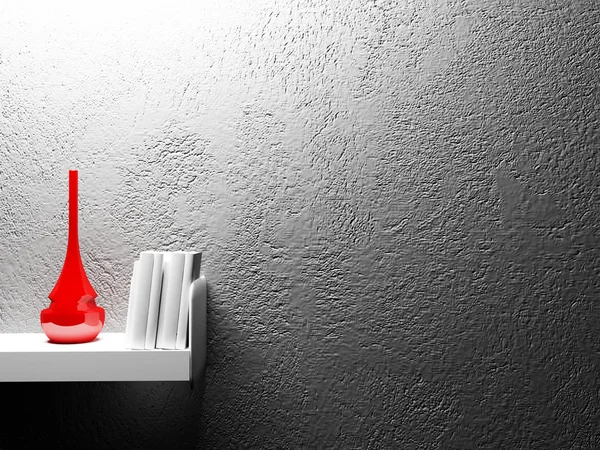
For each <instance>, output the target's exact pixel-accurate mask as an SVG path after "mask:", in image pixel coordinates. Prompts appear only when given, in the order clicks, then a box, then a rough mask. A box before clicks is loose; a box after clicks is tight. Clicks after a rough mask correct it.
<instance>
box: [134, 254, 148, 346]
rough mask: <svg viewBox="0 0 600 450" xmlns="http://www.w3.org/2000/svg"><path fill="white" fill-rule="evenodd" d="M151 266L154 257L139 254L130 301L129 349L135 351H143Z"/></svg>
mask: <svg viewBox="0 0 600 450" xmlns="http://www.w3.org/2000/svg"><path fill="white" fill-rule="evenodd" d="M153 266H154V255H153V254H152V252H142V253H140V261H139V270H138V276H137V289H136V297H135V298H133V299H132V301H133V305H132V313H133V319H132V322H131V342H130V344H131V346H130V347H129V348H133V349H137V350H140V349H143V348H144V344H145V342H146V326H147V325H148V306H149V304H150V287H151V285H152V268H153Z"/></svg>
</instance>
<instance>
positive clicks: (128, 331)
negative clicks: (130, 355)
mask: <svg viewBox="0 0 600 450" xmlns="http://www.w3.org/2000/svg"><path fill="white" fill-rule="evenodd" d="M139 272H140V262H139V260H138V261H134V263H133V274H132V276H131V285H130V287H129V305H128V306H127V325H126V326H125V347H126V348H131V346H132V344H133V332H132V327H133V316H134V304H135V300H136V298H137V285H138V278H139Z"/></svg>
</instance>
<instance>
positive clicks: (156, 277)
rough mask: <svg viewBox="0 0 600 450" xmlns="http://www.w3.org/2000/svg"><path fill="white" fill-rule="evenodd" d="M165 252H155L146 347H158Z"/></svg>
mask: <svg viewBox="0 0 600 450" xmlns="http://www.w3.org/2000/svg"><path fill="white" fill-rule="evenodd" d="M163 256H164V255H163V253H160V252H155V253H154V263H153V267H152V285H151V287H150V302H149V304H148V321H147V323H146V337H145V340H144V348H145V349H148V350H149V349H153V348H156V330H157V327H158V312H159V309H160V297H161V290H162V285H163Z"/></svg>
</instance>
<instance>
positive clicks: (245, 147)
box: [0, 0, 600, 450]
mask: <svg viewBox="0 0 600 450" xmlns="http://www.w3.org/2000/svg"><path fill="white" fill-rule="evenodd" d="M231 3H232V4H231V9H230V10H229V9H228V10H227V14H222V15H219V16H218V17H217V16H215V17H214V18H213V19H214V20H206V19H205V18H206V17H208V16H207V15H204V16H201V15H200V13H193V12H192V11H186V10H176V7H173V8H174V10H173V11H171V10H168V11H163V12H162V13H161V17H158V15H157V16H156V17H154V16H153V13H148V14H146V15H144V16H143V17H142V18H140V19H139V20H133V19H132V20H131V22H127V20H125V19H126V17H125V16H124V17H125V18H124V19H122V20H123V22H119V20H121V19H119V17H116V18H113V19H114V20H115V21H116V22H114V23H116V25H114V29H112V28H111V29H107V30H108V31H107V30H104V29H103V28H102V27H100V28H99V29H98V30H99V31H94V32H93V33H92V32H90V33H89V34H87V31H86V30H88V29H90V28H92V29H94V28H93V27H94V23H95V22H93V21H91V22H89V23H87V22H86V24H87V25H85V27H84V26H83V25H80V24H78V23H77V22H76V21H75V20H74V19H73V22H70V21H69V20H71V19H68V17H71V16H68V15H65V17H67V19H65V22H61V25H60V27H59V26H58V25H56V24H54V23H53V22H52V21H45V19H44V17H45V15H44V14H40V15H39V17H38V16H36V17H38V18H37V19H36V20H37V22H35V21H34V22H30V21H29V18H30V17H29V15H28V14H29V13H24V12H11V11H8V10H7V11H8V12H7V11H5V12H4V14H0V152H1V155H2V162H1V164H2V172H3V173H2V174H0V193H1V197H2V198H0V211H1V213H0V214H2V222H1V226H0V247H2V248H5V249H6V250H5V252H4V253H5V255H3V256H1V257H0V267H1V268H2V271H1V272H2V274H1V275H0V292H1V293H2V294H0V295H4V297H0V298H1V299H2V300H1V301H2V303H0V332H5V331H6V332H9V331H10V332H14V331H19V330H22V329H23V327H22V326H21V325H18V324H25V326H24V327H25V328H27V329H24V330H23V331H39V330H38V329H37V323H36V322H35V320H33V319H30V317H37V315H36V314H38V311H39V310H40V309H41V308H42V307H44V305H46V303H47V300H46V299H45V296H46V295H47V294H46V291H47V290H48V289H47V287H48V286H51V283H52V282H53V281H54V280H55V279H56V276H55V274H54V273H51V270H50V268H51V267H52V265H51V263H52V262H53V261H54V260H59V261H60V260H61V258H62V253H61V252H63V250H64V242H63V241H61V238H60V236H61V234H60V232H61V231H60V230H59V227H60V224H58V225H55V223H57V221H56V220H55V219H56V217H57V216H56V214H57V212H56V209H55V208H54V207H46V206H44V205H46V203H47V202H50V203H51V200H48V198H52V197H46V195H49V194H46V192H47V191H48V190H50V192H54V191H52V188H50V187H47V186H52V185H53V184H52V183H51V180H52V179H53V178H52V177H53V176H54V174H53V172H54V171H56V172H57V173H56V179H60V177H61V176H62V175H63V173H62V172H60V170H62V169H63V168H66V167H67V166H69V165H71V164H75V165H77V166H78V167H80V168H81V173H82V174H83V175H82V188H81V189H82V190H81V192H82V211H83V212H82V215H83V217H82V220H81V225H80V229H81V240H82V251H84V259H85V258H88V259H87V260H86V261H84V264H85V266H86V270H88V271H89V272H88V275H89V276H90V279H91V281H92V284H94V285H95V286H96V287H97V290H98V291H99V293H100V294H101V295H100V298H99V304H101V305H103V306H104V307H105V309H106V310H107V311H108V312H107V314H109V317H108V319H107V329H108V330H109V331H122V330H123V329H124V318H125V309H124V308H125V305H124V303H122V302H121V300H119V299H122V298H126V294H125V293H126V292H127V289H128V283H129V281H128V277H129V272H127V270H129V269H128V268H129V267H130V265H131V263H132V261H133V255H136V254H139V251H140V250H144V249H150V248H159V247H161V246H163V245H166V246H167V247H168V248H169V249H177V248H179V247H188V248H200V247H202V248H204V254H203V266H204V271H205V273H206V275H207V279H208V281H209V299H208V360H207V368H206V376H205V383H204V384H203V386H202V387H201V388H200V387H198V388H197V389H195V390H193V391H190V388H189V385H188V384H186V383H163V382H161V383H159V382H157V383H32V384H29V383H16V384H8V383H6V384H0V398H1V399H2V404H3V406H4V410H5V415H4V419H3V420H2V422H1V423H0V449H1V450H12V449H26V448H31V449H38V448H65V449H71V448H73V449H78V448H86V449H94V448H98V449H101V448H102V449H103V448H115V449H121V448H128V449H134V448H140V449H141V448H143V449H153V448H156V449H163V448H182V449H183V448H199V449H200V448H206V449H213V448H214V449H225V448H257V449H258V448H259V449H270V448H273V449H275V448H340V449H352V448H369V449H415V450H416V449H438V448H439V449H457V450H458V449H460V450H465V449H597V448H600V426H599V419H598V418H599V416H600V406H599V405H600V377H599V376H598V374H599V373H600V356H599V349H600V312H599V308H598V306H597V302H598V298H599V294H600V276H599V275H600V244H599V242H600V240H599V237H600V234H599V232H600V225H599V224H600V220H599V219H600V190H599V183H600V177H599V176H598V174H600V153H599V152H598V146H599V144H600V109H599V107H598V105H600V89H599V87H598V86H599V81H600V79H599V75H598V74H599V73H600V71H599V69H600V5H599V4H598V3H597V2H594V1H584V0H581V1H575V0H574V1H560V2H559V1H544V2H534V1H531V2H529V1H526V0H510V1H508V0H507V1H500V0H494V1H483V0H464V1H451V0H418V1H417V0H415V1H412V0H407V1H380V0H376V1H372V2H358V1H351V0H349V1H321V0H315V1H312V2H307V3H306V4H304V3H303V2H292V3H288V2H276V1H272V2H271V1H267V0H264V1H259V2H256V4H253V5H252V7H250V6H249V5H245V4H244V2H233V1H232V2H231ZM48 8H50V6H48ZM209 10H210V8H209V9H208V10H207V11H209ZM1 11H2V7H0V12H1ZM215 11H217V10H215ZM219 11H220V10H219ZM209 12H210V11H209ZM57 14H59V15H60V14H62V13H60V12H59V13H57ZM156 14H158V13H156ZM194 14H197V15H196V16H195V15H194ZM203 14H204V13H203ZM206 14H208V12H207V13H206ZM215 14H216V13H215ZM107 17H108V16H107ZM111 17H112V16H111ZM132 17H133V16H132ZM211 17H212V16H211ZM151 18H154V19H156V21H155V22H152V24H151V25H148V27H147V28H144V27H145V25H144V23H145V22H144V20H150V19H151ZM163 19H164V22H162V21H161V20H163ZM111 23H113V22H111ZM170 23H172V24H174V25H169V24H170ZM120 24H124V25H123V26H122V27H121V26H120ZM169 26H173V27H175V28H173V29H170V28H168V27H169ZM129 27H131V28H129ZM135 27H138V28H135ZM127 30H130V31H131V32H130V33H126V31H127ZM161 30H162V31H161ZM165 30H166V31H165ZM163 31H164V32H163ZM36 33H38V34H36ZM119 33H124V34H123V35H122V36H124V37H123V38H120V36H121V35H120V34H119ZM32 36H37V38H36V39H34V38H33V37H32ZM10 37H12V39H9V38H10ZM96 39H97V40H98V41H95V40H96ZM71 64H73V66H71ZM67 73H68V74H70V75H69V76H68V77H67V76H66V75H65V74H67ZM78 77H81V79H80V78H78ZM48 149H52V156H51V158H49V159H50V161H47V159H48ZM40 166H41V167H44V170H43V173H38V172H37V170H38V169H37V167H40ZM59 169H60V170H59ZM86 170H88V172H87V173H88V174H91V173H95V174H96V175H97V178H92V177H91V176H90V175H88V176H87V178H86V176H85V174H86ZM86 179H87V180H89V179H93V180H94V181H89V183H97V186H94V187H93V188H92V186H91V184H90V185H89V188H86V185H85V183H86V181H85V180H86ZM11 186H13V187H14V186H19V188H13V187H11ZM86 189H87V190H86ZM57 192H58V191H57ZM15 204H19V205H20V206H19V208H18V209H15V206H14V205H15ZM106 205H108V206H106ZM95 210H99V211H100V212H98V213H95V212H94V211H95ZM87 211H89V212H87ZM86 214H88V215H87V216H86ZM32 217H36V220H35V221H32V220H31V218H32ZM86 220H87V222H86ZM9 222H10V224H11V225H10V226H8V227H5V226H4V225H5V224H7V223H9ZM16 230H21V231H20V232H17V231H16ZM39 236H43V238H40V237H39ZM55 238H56V239H55ZM43 239H47V240H43ZM31 242H34V243H35V245H37V246H38V247H36V248H35V251H32V252H31V254H29V253H24V255H25V256H22V257H21V259H18V260H17V259H10V258H13V256H11V255H16V254H19V249H22V248H25V247H27V246H30V243H31ZM32 245H33V244H32ZM35 245H34V246H35ZM47 248H51V250H45V249H47ZM54 248H56V250H53V249H54ZM86 249H94V251H95V252H96V253H95V254H93V256H88V254H87V253H85V250H86ZM52 252H55V253H52ZM90 253H93V252H92V251H90ZM21 255H23V253H21ZM15 258H16V257H15ZM36 258H40V259H39V260H38V261H40V262H39V264H40V265H42V264H43V266H44V271H41V270H40V269H39V267H40V266H35V265H34V262H33V261H36ZM17 269H18V270H17ZM45 271H47V272H48V273H45ZM40 272H43V273H40ZM19 273H20V274H21V275H22V276H24V277H25V279H26V280H27V281H26V282H25V281H22V280H21V278H19V276H18V274H19ZM36 274H39V277H38V276H36ZM32 280H33V281H32ZM19 289H21V290H22V291H23V292H19V291H18V290H19ZM24 293H25V294H27V295H28V297H27V298H31V299H39V303H35V302H34V300H32V303H31V304H29V305H27V306H22V305H20V304H19V302H18V301H17V300H16V299H18V298H22V295H23V294H24ZM102 294H103V295H102ZM35 301H37V300H35ZM102 302H104V303H102Z"/></svg>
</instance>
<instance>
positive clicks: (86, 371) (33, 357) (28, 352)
mask: <svg viewBox="0 0 600 450" xmlns="http://www.w3.org/2000/svg"><path fill="white" fill-rule="evenodd" d="M189 379H190V350H188V349H186V350H129V349H126V348H125V333H100V335H99V336H98V338H97V339H96V340H95V341H93V342H88V343H85V344H52V343H50V342H48V338H47V337H46V335H45V334H44V333H19V334H0V381H134V380H137V381H153V380H189Z"/></svg>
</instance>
